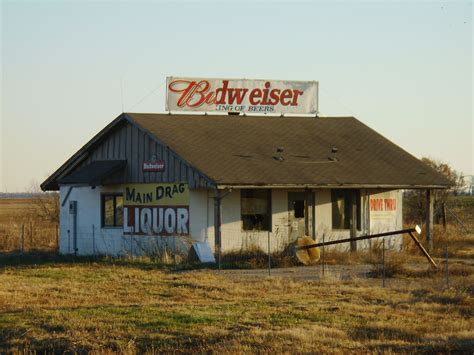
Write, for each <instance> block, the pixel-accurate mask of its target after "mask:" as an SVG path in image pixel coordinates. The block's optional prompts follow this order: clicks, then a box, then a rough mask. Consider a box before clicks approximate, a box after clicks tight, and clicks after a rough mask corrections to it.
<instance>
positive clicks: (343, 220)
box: [331, 189, 361, 230]
mask: <svg viewBox="0 0 474 355" xmlns="http://www.w3.org/2000/svg"><path fill="white" fill-rule="evenodd" d="M353 197H354V198H355V200H356V208H357V211H356V212H357V229H358V230H360V215H361V213H360V192H359V191H358V190H345V189H339V190H331V201H332V229H350V228H351V224H350V220H351V215H352V198H353Z"/></svg>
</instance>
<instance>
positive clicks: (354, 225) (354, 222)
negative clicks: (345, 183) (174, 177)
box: [350, 191, 357, 251]
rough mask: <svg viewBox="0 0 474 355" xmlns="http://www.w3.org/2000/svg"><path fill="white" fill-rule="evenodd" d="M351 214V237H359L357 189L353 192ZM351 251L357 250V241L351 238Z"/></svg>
mask: <svg viewBox="0 0 474 355" xmlns="http://www.w3.org/2000/svg"><path fill="white" fill-rule="evenodd" d="M350 211H351V216H350V228H351V230H350V237H351V239H352V238H356V237H357V194H356V192H355V191H352V193H351V209H350ZM351 251H357V241H355V240H351Z"/></svg>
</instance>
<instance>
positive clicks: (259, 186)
mask: <svg viewBox="0 0 474 355" xmlns="http://www.w3.org/2000/svg"><path fill="white" fill-rule="evenodd" d="M450 187H451V186H446V185H436V184H433V185H406V184H405V185H403V184H400V185H389V184H264V183H262V184H258V183H257V184H242V183H235V184H234V183H219V184H217V188H218V189H231V188H233V189H263V188H265V189H292V188H298V189H301V188H308V189H334V188H337V189H392V190H412V189H449V188H450Z"/></svg>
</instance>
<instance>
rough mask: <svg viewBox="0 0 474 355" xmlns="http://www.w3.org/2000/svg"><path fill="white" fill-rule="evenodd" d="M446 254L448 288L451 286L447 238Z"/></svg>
mask: <svg viewBox="0 0 474 355" xmlns="http://www.w3.org/2000/svg"><path fill="white" fill-rule="evenodd" d="M445 255H446V288H449V268H448V264H449V256H448V241H447V240H446V246H445Z"/></svg>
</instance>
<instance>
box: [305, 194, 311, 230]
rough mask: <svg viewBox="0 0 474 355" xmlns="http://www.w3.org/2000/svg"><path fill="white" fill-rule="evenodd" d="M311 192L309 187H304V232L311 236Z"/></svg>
mask: <svg viewBox="0 0 474 355" xmlns="http://www.w3.org/2000/svg"><path fill="white" fill-rule="evenodd" d="M309 196H310V192H309V189H308V188H305V189H304V200H305V201H304V234H305V235H307V236H309V203H310V201H311V200H310V198H309Z"/></svg>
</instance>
